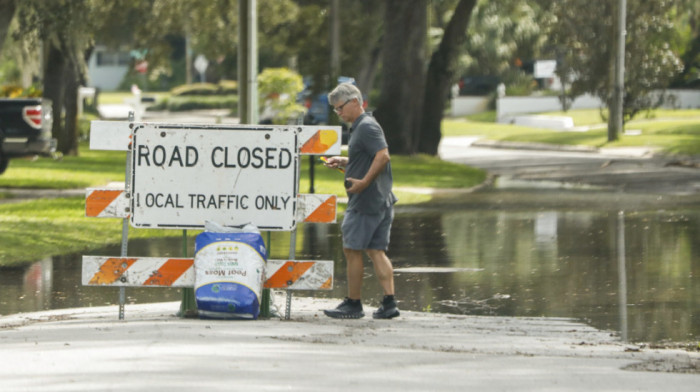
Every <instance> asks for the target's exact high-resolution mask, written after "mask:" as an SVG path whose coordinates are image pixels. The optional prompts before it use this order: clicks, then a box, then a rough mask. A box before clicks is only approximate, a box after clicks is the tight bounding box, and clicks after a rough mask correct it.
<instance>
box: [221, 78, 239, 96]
mask: <svg viewBox="0 0 700 392" xmlns="http://www.w3.org/2000/svg"><path fill="white" fill-rule="evenodd" d="M219 94H222V95H228V94H238V82H237V81H235V80H221V81H219Z"/></svg>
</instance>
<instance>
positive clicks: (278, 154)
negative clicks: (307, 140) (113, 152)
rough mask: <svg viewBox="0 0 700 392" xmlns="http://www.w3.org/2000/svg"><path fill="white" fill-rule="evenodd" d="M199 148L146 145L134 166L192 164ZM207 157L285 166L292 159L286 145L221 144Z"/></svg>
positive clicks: (227, 164)
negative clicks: (243, 145)
mask: <svg viewBox="0 0 700 392" xmlns="http://www.w3.org/2000/svg"><path fill="white" fill-rule="evenodd" d="M200 155H202V154H200V150H199V149H198V148H197V147H194V146H168V147H166V146H163V145H156V146H147V145H140V146H138V148H137V151H136V166H155V167H163V168H166V167H167V168H172V167H181V168H182V167H195V166H197V165H198V163H199V162H200ZM204 155H208V159H207V160H203V161H202V162H203V163H202V164H205V163H204V162H209V163H210V164H211V166H212V167H215V168H227V169H228V168H241V169H248V168H252V169H286V168H288V167H290V165H291V164H292V162H293V155H292V152H291V151H290V150H289V149H288V148H277V147H265V148H263V147H252V148H251V147H238V148H236V147H222V146H217V147H214V148H212V149H211V151H210V152H208V153H205V154H204Z"/></svg>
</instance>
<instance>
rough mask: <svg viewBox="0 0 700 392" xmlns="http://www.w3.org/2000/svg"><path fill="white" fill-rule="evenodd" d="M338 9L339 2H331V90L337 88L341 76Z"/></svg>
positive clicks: (334, 0)
mask: <svg viewBox="0 0 700 392" xmlns="http://www.w3.org/2000/svg"><path fill="white" fill-rule="evenodd" d="M338 8H339V4H338V0H331V23H330V25H331V82H330V83H331V85H330V88H329V89H332V88H334V87H335V83H336V81H337V79H338V76H340V18H339V16H340V10H339V9H338Z"/></svg>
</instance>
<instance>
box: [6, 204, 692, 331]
mask: <svg viewBox="0 0 700 392" xmlns="http://www.w3.org/2000/svg"><path fill="white" fill-rule="evenodd" d="M699 226H700V210H698V209H697V208H695V209H692V208H691V209H678V210H660V211H656V210H646V211H626V212H625V213H624V214H621V213H620V211H617V210H613V211H606V210H596V209H588V210H585V211H575V210H574V211H572V210H557V209H553V210H488V209H474V208H462V209H460V208H450V210H449V211H444V210H428V211H422V212H421V211H415V210H414V211H411V212H402V213H398V214H397V217H396V220H395V223H394V227H393V231H392V246H391V249H390V251H389V256H390V257H391V259H392V261H393V262H394V265H395V267H396V269H397V271H396V287H397V295H398V296H399V298H400V300H401V303H400V306H401V307H402V308H403V309H407V310H409V309H410V310H425V311H437V312H451V313H462V314H479V315H504V316H550V317H573V318H577V319H582V320H585V321H586V322H588V323H590V324H591V325H593V326H595V327H597V328H601V329H608V330H613V331H617V332H618V333H620V334H622V335H623V336H622V337H629V340H631V341H659V340H673V341H688V340H697V339H698V338H700V322H698V318H699V317H700V296H699V295H698V293H700V271H699V269H700V241H698V238H699V237H698V234H700V233H698V228H699ZM288 238H289V236H288V234H285V233H273V234H272V236H271V241H272V250H271V254H272V257H274V258H285V257H287V255H288V252H289V242H288V241H289V240H288ZM181 249H182V244H181V239H180V238H174V239H168V240H151V241H131V242H130V244H129V254H130V255H139V256H180V255H181ZM92 254H96V255H97V254H104V255H118V254H119V247H118V246H115V247H112V248H109V249H104V250H103V251H100V252H92ZM296 258H297V259H303V258H312V259H313V258H316V259H333V260H336V261H337V263H336V268H335V274H336V282H335V287H334V289H333V290H332V291H331V292H321V293H320V294H319V292H314V293H300V294H301V295H316V296H324V297H336V298H341V297H343V296H344V295H345V294H346V278H345V265H344V262H341V260H343V258H342V250H341V245H340V233H339V227H338V225H306V226H302V227H301V228H300V231H299V235H298V243H297V250H296ZM366 268H367V270H366V276H367V277H368V278H367V279H365V282H364V285H363V295H364V297H365V298H366V299H367V301H368V302H370V303H373V304H375V305H376V304H377V303H378V299H379V298H380V297H381V293H380V292H379V285H378V284H377V282H376V280H375V278H374V275H373V273H372V269H371V265H369V263H368V264H367V266H366ZM117 293H118V290H117V289H105V288H95V287H83V286H81V285H80V255H74V256H66V257H54V258H52V259H47V260H42V261H39V262H37V263H34V264H32V265H30V266H28V267H24V268H6V269H0V314H9V313H16V312H27V311H35V310H41V309H53V308H67V307H78V306H97V305H104V304H115V303H117V301H118V294H117ZM180 297H181V295H180V293H179V290H177V289H162V288H144V289H131V288H130V289H127V302H139V303H142V302H152V301H170V300H179V299H180ZM115 309H116V307H115ZM176 311H177V309H173V312H176ZM126 312H127V319H128V306H127V310H126ZM115 317H116V310H115Z"/></svg>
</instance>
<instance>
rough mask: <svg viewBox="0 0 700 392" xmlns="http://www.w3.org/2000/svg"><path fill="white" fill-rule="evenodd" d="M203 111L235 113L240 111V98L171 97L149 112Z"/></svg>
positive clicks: (151, 107)
mask: <svg viewBox="0 0 700 392" xmlns="http://www.w3.org/2000/svg"><path fill="white" fill-rule="evenodd" d="M203 109H231V110H232V111H233V112H234V113H235V112H236V111H237V109H238V96H236V95H225V96H211V95H186V96H177V97H176V96H171V97H170V98H166V99H163V100H161V101H159V102H158V103H157V104H155V105H153V106H150V107H149V108H148V110H169V111H172V112H180V111H186V110H203Z"/></svg>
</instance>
